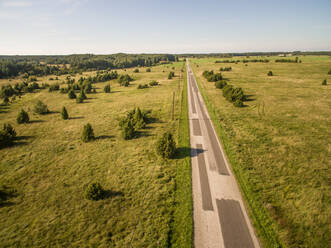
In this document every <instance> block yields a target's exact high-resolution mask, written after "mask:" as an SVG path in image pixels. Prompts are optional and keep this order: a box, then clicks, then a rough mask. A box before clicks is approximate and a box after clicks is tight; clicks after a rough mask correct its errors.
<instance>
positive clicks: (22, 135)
mask: <svg viewBox="0 0 331 248" xmlns="http://www.w3.org/2000/svg"><path fill="white" fill-rule="evenodd" d="M172 67H175V68H174V69H175V73H176V75H177V76H176V77H175V78H173V79H172V80H168V79H167V78H168V73H169V71H171V70H173V69H172ZM182 68H183V69H184V70H185V67H184V64H183V63H181V62H178V63H174V64H171V65H162V66H156V67H152V68H151V69H152V72H149V73H147V72H145V70H146V68H140V72H139V73H133V69H127V70H126V71H125V72H124V71H122V70H118V72H119V74H122V73H129V74H130V75H132V76H133V77H134V78H135V81H133V82H132V85H131V86H130V87H120V86H119V84H118V83H117V81H116V80H112V81H110V84H111V89H112V93H110V94H106V93H103V87H104V85H105V84H106V83H108V82H105V83H97V84H94V86H95V87H96V88H97V93H95V94H88V99H87V100H86V101H85V102H84V103H81V104H77V103H76V102H75V100H70V99H69V98H68V96H67V94H60V93H59V92H48V90H41V91H38V92H36V93H27V94H24V95H23V96H22V98H20V99H18V98H17V100H15V101H14V103H12V104H10V106H9V107H8V108H7V107H2V108H1V113H0V123H1V124H2V123H4V122H9V123H11V124H12V125H13V126H14V128H15V130H16V132H17V134H18V140H17V141H16V143H15V145H14V146H12V147H8V148H4V149H1V150H0V160H1V162H0V186H1V185H5V186H6V187H9V188H11V189H14V190H16V194H14V195H13V197H12V198H10V199H8V201H6V202H5V203H4V204H2V205H1V206H0V218H1V220H2V221H1V223H0V246H1V247H90V246H91V247H170V246H172V244H181V246H182V247H191V245H192V241H191V235H192V215H191V209H192V203H191V201H192V200H191V191H190V189H191V181H190V173H191V172H190V160H189V152H188V149H187V146H188V145H189V141H188V122H187V112H185V109H186V111H187V107H186V102H185V99H186V95H185V94H186V91H185V90H184V93H185V94H184V95H182V93H183V88H184V80H183V79H184V75H185V71H184V72H181V69H182ZM88 74H92V75H93V74H95V72H88V73H84V75H88ZM180 74H181V78H180V77H179V75H180ZM79 76H80V75H77V76H76V79H78V77H79ZM64 77H65V76H62V77H60V78H59V79H60V80H59V82H61V80H62V79H63V78H64ZM53 78H54V77H53ZM151 80H157V81H159V82H160V85H159V86H156V87H151V88H148V89H142V90H138V89H137V85H138V84H140V83H144V84H145V83H149V82H150V81H151ZM15 81H19V80H11V82H9V81H8V80H1V81H0V84H6V83H14V82H15ZM38 81H39V82H49V83H54V82H55V81H49V77H44V78H38ZM173 92H175V93H176V94H175V120H173V121H172V120H171V109H172V93H173ZM37 100H42V101H43V102H44V103H46V104H47V105H48V107H49V109H50V111H52V113H50V114H47V115H43V116H40V115H36V114H33V112H32V109H33V105H34V104H35V102H36V101H37ZM62 106H65V107H66V108H67V110H68V113H69V116H70V119H69V120H62V119H61V117H60V113H59V112H60V111H61V108H62ZM134 107H140V108H141V109H143V110H150V111H151V116H152V117H153V118H155V120H156V121H155V122H153V123H151V124H148V125H147V128H146V129H143V130H142V131H141V132H140V135H139V137H138V138H135V139H133V140H128V141H125V140H124V139H123V138H121V135H120V128H119V126H118V122H119V119H120V118H121V117H123V116H124V115H125V113H126V112H127V111H129V110H131V109H133V108H134ZM21 108H24V109H25V110H27V111H28V113H29V115H30V120H32V121H31V123H29V124H23V125H18V124H16V121H15V120H16V116H17V113H18V111H19V110H20V109H21ZM86 123H91V125H92V127H93V129H94V133H95V136H96V140H94V141H92V142H89V143H83V142H82V141H81V140H80V136H81V132H82V128H83V125H84V124H86ZM167 130H170V131H172V132H173V133H174V134H175V137H176V139H177V144H179V152H178V153H177V156H176V158H175V159H173V160H167V161H164V160H162V159H161V158H160V157H158V156H157V155H156V153H155V142H156V139H157V138H158V137H159V136H160V135H161V134H162V133H163V132H164V131H167ZM178 130H181V132H178ZM187 180H189V181H188V182H187ZM95 181H98V182H100V183H101V184H102V186H103V187H104V188H105V189H106V190H108V191H109V192H110V194H108V197H107V198H106V199H104V200H100V201H89V200H86V199H85V198H84V191H85V189H86V187H87V185H88V184H89V183H91V182H95ZM183 229H185V232H183V233H181V232H182V231H183ZM174 246H176V245H174Z"/></svg>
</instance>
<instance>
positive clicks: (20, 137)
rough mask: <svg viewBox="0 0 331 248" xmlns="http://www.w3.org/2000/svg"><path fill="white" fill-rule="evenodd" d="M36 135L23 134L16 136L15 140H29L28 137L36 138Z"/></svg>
mask: <svg viewBox="0 0 331 248" xmlns="http://www.w3.org/2000/svg"><path fill="white" fill-rule="evenodd" d="M34 137H35V136H31V135H22V136H17V137H15V139H14V140H27V139H32V138H34Z"/></svg>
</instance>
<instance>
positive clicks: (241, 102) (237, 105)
mask: <svg viewBox="0 0 331 248" xmlns="http://www.w3.org/2000/svg"><path fill="white" fill-rule="evenodd" d="M233 105H234V106H235V107H237V108H241V107H243V106H244V103H243V101H242V100H239V99H237V100H235V101H234V103H233Z"/></svg>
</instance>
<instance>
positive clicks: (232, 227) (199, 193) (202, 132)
mask: <svg viewBox="0 0 331 248" xmlns="http://www.w3.org/2000/svg"><path fill="white" fill-rule="evenodd" d="M187 84H188V87H187V90H188V101H189V102H188V106H189V119H190V139H191V162H192V188H193V189H192V190H193V209H194V211H193V215H194V245H195V247H196V248H200V247H203V248H205V247H208V248H214V247H215V248H216V247H217V248H220V247H225V248H253V247H255V248H259V247H260V245H259V242H258V240H257V238H256V235H255V233H254V229H253V227H252V224H251V222H250V220H249V217H248V215H247V211H246V208H245V206H244V204H243V201H242V197H241V195H240V191H239V188H238V185H237V182H236V180H235V178H234V176H233V174H232V170H231V168H230V167H229V164H228V163H227V160H226V157H225V153H224V151H223V148H222V145H221V143H220V141H219V139H218V137H217V135H216V132H215V129H214V126H213V123H212V122H211V120H210V117H209V114H208V111H207V108H206V106H205V103H204V101H203V99H202V96H201V94H200V90H199V88H198V85H197V83H196V80H195V78H194V75H193V72H192V70H191V68H190V64H189V61H188V60H187Z"/></svg>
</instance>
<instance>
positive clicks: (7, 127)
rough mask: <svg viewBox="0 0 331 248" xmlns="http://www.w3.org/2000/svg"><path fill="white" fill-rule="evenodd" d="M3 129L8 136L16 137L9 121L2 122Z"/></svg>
mask: <svg viewBox="0 0 331 248" xmlns="http://www.w3.org/2000/svg"><path fill="white" fill-rule="evenodd" d="M3 131H4V132H5V133H7V134H9V135H10V137H12V138H15V137H16V131H15V129H14V128H13V126H12V125H10V124H9V123H5V124H3Z"/></svg>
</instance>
